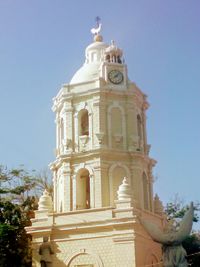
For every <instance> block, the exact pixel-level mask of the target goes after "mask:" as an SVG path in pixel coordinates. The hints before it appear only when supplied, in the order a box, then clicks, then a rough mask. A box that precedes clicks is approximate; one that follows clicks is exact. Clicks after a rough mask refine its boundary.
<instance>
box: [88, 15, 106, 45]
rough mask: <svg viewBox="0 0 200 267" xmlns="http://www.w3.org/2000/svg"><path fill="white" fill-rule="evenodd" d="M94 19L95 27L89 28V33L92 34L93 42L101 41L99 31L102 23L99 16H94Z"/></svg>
mask: <svg viewBox="0 0 200 267" xmlns="http://www.w3.org/2000/svg"><path fill="white" fill-rule="evenodd" d="M95 21H96V28H92V29H91V33H92V34H93V35H94V42H102V41H103V37H102V36H101V35H100V34H99V33H100V31H101V26H102V24H101V23H100V21H101V19H100V17H98V16H97V17H96V18H95Z"/></svg>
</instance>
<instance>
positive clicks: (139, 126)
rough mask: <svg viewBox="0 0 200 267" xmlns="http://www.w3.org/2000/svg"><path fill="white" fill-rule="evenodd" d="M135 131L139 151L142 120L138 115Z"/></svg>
mask: <svg viewBox="0 0 200 267" xmlns="http://www.w3.org/2000/svg"><path fill="white" fill-rule="evenodd" d="M137 131H138V144H139V149H140V148H141V143H142V120H141V117H140V115H139V114H138V115H137Z"/></svg>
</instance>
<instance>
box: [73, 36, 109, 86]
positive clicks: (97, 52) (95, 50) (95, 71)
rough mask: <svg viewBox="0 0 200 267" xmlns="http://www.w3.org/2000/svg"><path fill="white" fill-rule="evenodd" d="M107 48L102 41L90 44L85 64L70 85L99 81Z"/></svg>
mask: <svg viewBox="0 0 200 267" xmlns="http://www.w3.org/2000/svg"><path fill="white" fill-rule="evenodd" d="M107 47H108V45H107V44H105V43H104V42H102V41H100V42H99V41H95V42H94V43H92V44H90V45H89V46H88V47H87V48H86V50H85V63H84V65H83V66H82V67H81V68H80V69H79V70H78V71H77V72H76V73H75V74H74V76H73V77H72V79H71V81H70V84H74V83H82V82H87V81H91V80H94V79H97V78H98V77H99V68H100V65H101V63H102V62H103V60H104V52H105V49H106V48H107Z"/></svg>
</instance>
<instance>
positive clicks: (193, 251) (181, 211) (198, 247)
mask: <svg viewBox="0 0 200 267" xmlns="http://www.w3.org/2000/svg"><path fill="white" fill-rule="evenodd" d="M188 208H189V206H188V205H184V203H183V201H181V200H180V198H179V197H178V196H176V197H175V199H174V200H173V201H172V202H169V203H167V205H166V208H165V213H166V215H167V219H168V220H173V221H174V223H175V224H177V225H179V222H180V220H181V219H182V218H183V216H184V215H185V212H186V211H187V210H188ZM194 211H195V213H194V219H193V221H194V222H198V221H199V216H198V212H199V211H200V203H198V202H197V203H195V204H194ZM183 247H184V248H185V250H186V252H187V255H188V256H187V260H188V263H189V266H191V267H199V266H200V233H199V232H195V231H193V232H192V233H191V234H190V236H188V237H187V238H186V239H185V240H184V242H183Z"/></svg>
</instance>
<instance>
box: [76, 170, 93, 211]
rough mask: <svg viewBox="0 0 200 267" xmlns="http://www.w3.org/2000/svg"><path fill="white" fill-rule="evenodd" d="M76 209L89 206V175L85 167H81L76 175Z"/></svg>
mask: <svg viewBox="0 0 200 267" xmlns="http://www.w3.org/2000/svg"><path fill="white" fill-rule="evenodd" d="M76 179H77V180H76V209H78V210H80V209H89V208H90V176H89V171H88V170H87V169H81V170H80V171H79V173H78V175H77V177H76Z"/></svg>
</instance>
